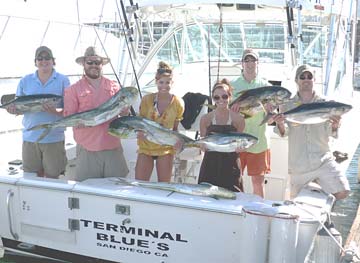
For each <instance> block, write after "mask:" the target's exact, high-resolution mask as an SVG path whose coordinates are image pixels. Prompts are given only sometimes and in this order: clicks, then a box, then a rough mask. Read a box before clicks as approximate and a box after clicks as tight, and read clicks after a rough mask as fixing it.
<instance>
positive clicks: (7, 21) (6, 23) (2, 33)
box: [0, 16, 10, 40]
mask: <svg viewBox="0 0 360 263" xmlns="http://www.w3.org/2000/svg"><path fill="white" fill-rule="evenodd" d="M9 20H10V16H8V17H7V19H6V22H5V25H4V28H3V30H2V32H1V35H0V40H1V38H2V36H3V35H4V33H5V30H6V28H7V25H8V23H9Z"/></svg>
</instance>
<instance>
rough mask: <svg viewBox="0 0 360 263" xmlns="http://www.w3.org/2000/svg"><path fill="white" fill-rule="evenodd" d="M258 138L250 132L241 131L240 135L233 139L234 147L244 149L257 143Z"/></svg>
mask: <svg viewBox="0 0 360 263" xmlns="http://www.w3.org/2000/svg"><path fill="white" fill-rule="evenodd" d="M257 142H258V139H257V138H256V137H255V136H252V135H250V134H246V133H242V135H241V136H239V137H238V138H235V139H234V143H235V144H236V148H238V149H241V150H245V149H248V148H250V147H251V146H253V145H254V144H257Z"/></svg>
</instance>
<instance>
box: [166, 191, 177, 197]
mask: <svg viewBox="0 0 360 263" xmlns="http://www.w3.org/2000/svg"><path fill="white" fill-rule="evenodd" d="M173 193H176V192H175V191H171V192H170V193H168V194H167V195H166V196H170V195H172V194H173Z"/></svg>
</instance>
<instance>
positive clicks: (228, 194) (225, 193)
mask: <svg viewBox="0 0 360 263" xmlns="http://www.w3.org/2000/svg"><path fill="white" fill-rule="evenodd" d="M208 192H209V195H210V196H212V197H213V198H215V199H233V200H235V199H236V194H235V193H234V192H232V191H230V190H228V189H225V188H223V187H220V186H216V185H211V186H210V188H209V189H208Z"/></svg>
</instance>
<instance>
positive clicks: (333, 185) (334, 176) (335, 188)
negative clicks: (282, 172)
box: [290, 160, 350, 198]
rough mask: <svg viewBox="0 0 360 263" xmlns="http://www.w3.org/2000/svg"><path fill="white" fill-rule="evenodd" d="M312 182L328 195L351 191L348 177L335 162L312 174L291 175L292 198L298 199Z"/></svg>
mask: <svg viewBox="0 0 360 263" xmlns="http://www.w3.org/2000/svg"><path fill="white" fill-rule="evenodd" d="M311 181H316V182H317V183H318V184H319V185H320V186H321V188H322V189H323V190H324V191H325V192H326V193H328V194H335V193H339V192H343V191H350V186H349V181H348V180H347V178H346V175H345V174H344V173H343V172H342V171H341V170H340V167H339V165H338V164H337V163H336V162H335V161H334V160H327V161H325V162H324V163H323V164H322V165H321V166H320V167H319V168H318V169H316V170H314V171H311V172H307V173H303V174H291V175H290V186H291V197H292V198H294V197H296V195H297V194H298V193H299V192H300V190H301V188H302V187H303V186H304V185H306V184H307V183H309V182H311Z"/></svg>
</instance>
